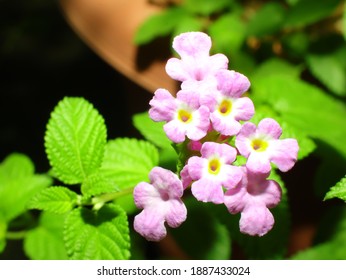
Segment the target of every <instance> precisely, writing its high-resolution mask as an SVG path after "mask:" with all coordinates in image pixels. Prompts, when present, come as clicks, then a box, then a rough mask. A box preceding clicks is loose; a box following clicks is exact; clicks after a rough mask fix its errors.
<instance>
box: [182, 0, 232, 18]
mask: <svg viewBox="0 0 346 280" xmlns="http://www.w3.org/2000/svg"><path fill="white" fill-rule="evenodd" d="M232 2H233V1H231V0H218V1H215V0H204V1H201V0H185V1H184V2H183V3H182V5H183V7H184V8H185V9H186V10H188V11H189V12H191V13H196V14H200V15H205V16H208V15H211V14H213V13H216V12H219V11H221V10H223V9H225V8H227V7H229V6H230V5H231V4H232Z"/></svg>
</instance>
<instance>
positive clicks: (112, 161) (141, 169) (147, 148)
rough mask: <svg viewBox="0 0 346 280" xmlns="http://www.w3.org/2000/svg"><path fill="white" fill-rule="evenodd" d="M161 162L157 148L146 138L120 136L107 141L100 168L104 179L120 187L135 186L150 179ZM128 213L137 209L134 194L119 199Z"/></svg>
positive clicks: (118, 201) (119, 202)
mask: <svg viewBox="0 0 346 280" xmlns="http://www.w3.org/2000/svg"><path fill="white" fill-rule="evenodd" d="M158 162H159V153H158V150H157V148H156V147H155V146H154V145H153V144H151V143H149V142H147V141H144V140H137V139H129V138H118V139H115V140H111V141H109V142H108V143H107V146H106V151H105V157H104V161H103V164H102V166H101V169H100V171H99V172H100V174H101V175H102V176H103V178H104V180H107V181H108V182H111V183H113V184H114V185H116V186H118V187H119V189H127V188H134V187H135V186H136V185H137V184H138V183H139V182H147V181H148V180H149V177H148V175H149V172H150V171H151V169H152V168H153V167H154V166H157V165H158ZM117 203H118V204H120V205H121V206H122V207H123V208H124V209H125V210H126V211H127V212H128V213H131V212H133V211H135V210H136V207H135V205H134V201H133V196H132V194H129V195H125V196H123V197H121V198H118V199H117Z"/></svg>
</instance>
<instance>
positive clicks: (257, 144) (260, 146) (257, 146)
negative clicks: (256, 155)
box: [251, 138, 268, 152]
mask: <svg viewBox="0 0 346 280" xmlns="http://www.w3.org/2000/svg"><path fill="white" fill-rule="evenodd" d="M251 147H252V149H254V150H255V151H256V152H263V151H265V150H266V149H267V147H268V142H267V141H264V140H262V139H257V138H256V139H253V140H252V141H251Z"/></svg>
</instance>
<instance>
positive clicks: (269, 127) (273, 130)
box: [257, 118, 282, 139]
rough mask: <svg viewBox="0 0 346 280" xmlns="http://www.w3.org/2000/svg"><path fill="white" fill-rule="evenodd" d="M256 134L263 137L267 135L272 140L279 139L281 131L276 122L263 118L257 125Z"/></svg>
mask: <svg viewBox="0 0 346 280" xmlns="http://www.w3.org/2000/svg"><path fill="white" fill-rule="evenodd" d="M257 130H258V132H259V133H260V134H263V135H269V136H271V137H272V138H273V139H279V138H280V136H281V134H282V129H281V127H280V125H279V124H278V122H277V121H276V120H274V119H272V118H264V119H262V120H261V121H260V122H259V123H258V128H257Z"/></svg>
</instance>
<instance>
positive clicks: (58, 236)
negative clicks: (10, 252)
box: [24, 212, 68, 260]
mask: <svg viewBox="0 0 346 280" xmlns="http://www.w3.org/2000/svg"><path fill="white" fill-rule="evenodd" d="M64 220H65V216H64V215H57V214H53V213H49V212H42V214H41V216H40V219H39V225H38V227H36V228H34V229H32V230H30V231H29V232H28V233H27V234H26V236H25V239H24V251H25V253H26V255H27V256H28V257H29V258H30V259H33V260H67V259H68V256H67V253H66V250H65V246H64V239H63V226H64Z"/></svg>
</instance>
